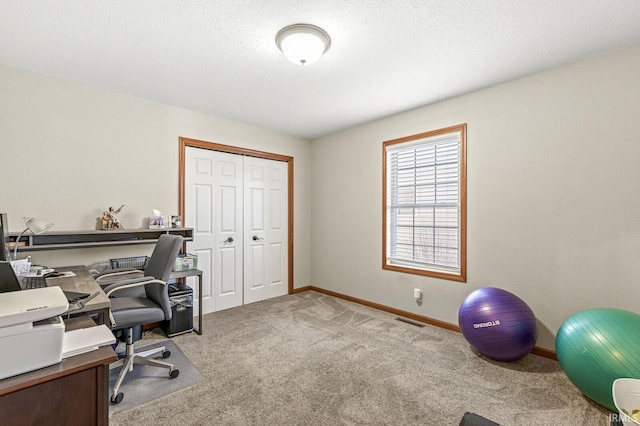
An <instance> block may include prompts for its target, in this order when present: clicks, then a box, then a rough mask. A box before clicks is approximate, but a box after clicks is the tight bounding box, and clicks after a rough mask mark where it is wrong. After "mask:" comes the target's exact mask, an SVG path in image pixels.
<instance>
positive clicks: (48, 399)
mask: <svg viewBox="0 0 640 426" xmlns="http://www.w3.org/2000/svg"><path fill="white" fill-rule="evenodd" d="M65 324H66V329H67V330H73V329H75V328H84V327H91V326H93V325H95V324H94V322H93V321H92V320H91V318H89V317H86V316H85V317H78V318H71V319H69V320H67V321H65ZM115 360H116V354H115V352H114V351H113V349H112V348H111V346H103V347H101V348H100V349H98V350H96V351H92V352H87V353H84V354H81V355H76V356H73V357H69V358H65V359H63V360H62V362H60V363H59V364H56V365H52V366H50V367H45V368H41V369H40V370H35V371H31V372H29V373H24V374H20V375H18V376H14V377H9V378H7V379H4V380H0V413H2V414H1V416H2V419H1V420H0V423H2V424H3V425H5V426H12V425H19V426H24V425H38V426H40V425H107V424H108V423H109V417H108V416H109V364H110V363H111V362H113V361H115Z"/></svg>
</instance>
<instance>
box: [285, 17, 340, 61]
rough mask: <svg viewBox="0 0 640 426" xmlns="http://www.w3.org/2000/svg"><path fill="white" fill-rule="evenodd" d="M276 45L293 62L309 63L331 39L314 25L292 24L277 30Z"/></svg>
mask: <svg viewBox="0 0 640 426" xmlns="http://www.w3.org/2000/svg"><path fill="white" fill-rule="evenodd" d="M276 45H277V46H278V49H280V50H282V53H284V56H285V57H286V58H287V59H288V60H290V61H291V62H293V63H294V64H298V65H311V64H313V63H314V62H316V61H317V60H318V59H320V57H321V56H322V54H323V53H324V52H326V51H327V50H328V49H329V46H331V39H330V38H329V34H327V33H326V32H325V31H324V30H323V29H322V28H319V27H316V26H315V25H310V24H293V25H289V26H288V27H284V28H283V29H281V30H280V31H278V34H276Z"/></svg>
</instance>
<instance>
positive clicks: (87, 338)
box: [62, 324, 116, 358]
mask: <svg viewBox="0 0 640 426" xmlns="http://www.w3.org/2000/svg"><path fill="white" fill-rule="evenodd" d="M115 341H116V338H115V337H114V336H113V333H112V332H111V330H109V328H107V326H106V325H104V324H102V325H97V326H95V327H89V328H80V329H78V330H71V331H67V332H65V333H64V340H63V342H62V358H67V357H70V356H74V355H80V354H83V353H85V352H90V351H94V350H96V349H98V348H99V347H100V346H105V345H111V344H113V343H115Z"/></svg>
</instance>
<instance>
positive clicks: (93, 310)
mask: <svg viewBox="0 0 640 426" xmlns="http://www.w3.org/2000/svg"><path fill="white" fill-rule="evenodd" d="M61 271H62V272H64V268H62V269H61ZM73 273H74V274H76V276H75V277H56V278H47V286H49V287H51V286H56V285H57V286H59V287H60V288H61V289H62V290H66V291H76V292H80V293H89V294H93V293H95V292H96V291H97V292H99V293H100V294H99V295H98V296H97V297H95V298H93V299H91V300H90V301H89V302H88V303H87V305H86V306H85V307H84V308H82V309H80V310H78V311H73V313H72V315H78V314H98V317H99V319H98V324H106V325H107V327H109V309H110V308H111V301H110V300H109V298H108V297H107V295H106V294H105V293H104V291H102V288H100V286H99V285H98V283H97V282H96V280H95V279H93V277H92V276H91V274H90V273H89V271H88V270H82V269H79V270H74V271H73Z"/></svg>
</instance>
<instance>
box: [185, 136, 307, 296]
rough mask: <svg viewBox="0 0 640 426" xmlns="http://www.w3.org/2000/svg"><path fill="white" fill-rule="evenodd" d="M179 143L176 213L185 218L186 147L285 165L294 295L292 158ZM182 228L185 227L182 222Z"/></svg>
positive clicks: (290, 288)
mask: <svg viewBox="0 0 640 426" xmlns="http://www.w3.org/2000/svg"><path fill="white" fill-rule="evenodd" d="M179 141H180V148H179V149H180V153H179V156H178V157H179V158H178V161H179V164H178V211H179V214H180V216H181V217H182V218H183V220H184V218H185V200H184V199H185V171H186V152H187V147H192V148H201V149H207V150H209V151H219V152H226V153H229V154H239V155H246V156H248V157H256V158H263V159H266V160H275V161H282V162H285V163H287V176H288V188H287V190H288V191H289V194H288V197H287V203H288V207H287V208H288V221H289V226H288V233H289V236H288V241H287V243H288V245H289V247H288V253H287V256H288V273H289V277H288V281H289V282H288V283H287V285H288V294H293V293H294V288H293V157H289V156H287V155H280V154H274V153H272V152H265V151H257V150H253V149H248V148H241V147H237V146H232V145H223V144H219V143H215V142H207V141H202V140H198V139H190V138H183V137H180V138H179ZM183 226H186V225H185V224H184V222H183Z"/></svg>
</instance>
